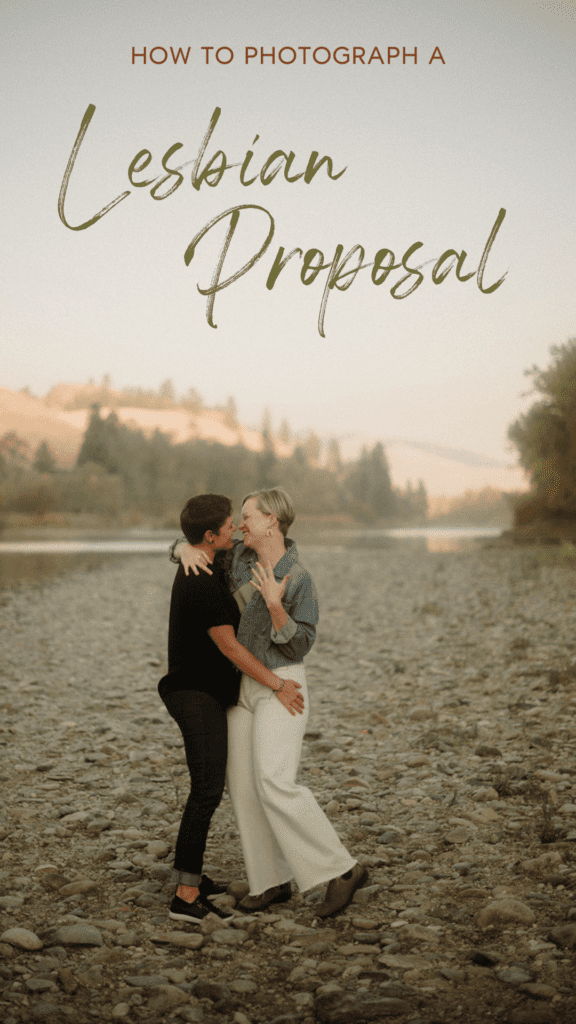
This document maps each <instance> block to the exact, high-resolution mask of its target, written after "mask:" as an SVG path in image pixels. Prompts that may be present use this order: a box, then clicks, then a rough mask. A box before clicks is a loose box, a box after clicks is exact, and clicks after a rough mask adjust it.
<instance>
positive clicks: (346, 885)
mask: <svg viewBox="0 0 576 1024" xmlns="http://www.w3.org/2000/svg"><path fill="white" fill-rule="evenodd" d="M367 881H368V872H367V871H366V868H363V867H361V866H360V864H355V865H354V867H353V868H352V870H351V872H350V877H349V878H343V877H342V876H340V877H339V878H333V879H332V881H331V882H328V888H327V890H326V896H325V897H324V901H323V902H322V903H321V904H320V906H319V907H317V908H316V911H315V913H316V916H317V917H331V916H332V915H333V914H337V913H339V911H340V910H344V907H347V906H348V904H349V903H351V901H352V898H353V896H354V893H355V892H356V890H357V889H361V888H362V886H363V885H366V882H367Z"/></svg>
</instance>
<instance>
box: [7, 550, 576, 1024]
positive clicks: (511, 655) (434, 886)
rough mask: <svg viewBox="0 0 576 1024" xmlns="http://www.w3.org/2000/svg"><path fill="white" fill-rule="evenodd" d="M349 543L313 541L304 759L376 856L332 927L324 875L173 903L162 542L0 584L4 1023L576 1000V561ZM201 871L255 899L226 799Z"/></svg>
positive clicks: (551, 1008)
mask: <svg viewBox="0 0 576 1024" xmlns="http://www.w3.org/2000/svg"><path fill="white" fill-rule="evenodd" d="M345 552H346V553H345V575H344V576H343V575H342V571H343V570H342V557H340V556H339V557H337V558H335V557H334V553H333V552H329V551H327V550H326V549H322V548H321V547H313V548H303V549H302V552H301V554H302V560H303V562H304V564H306V565H307V566H308V567H309V568H310V570H311V571H312V573H313V575H314V578H315V580H316V583H317V586H318V590H319V594H320V604H321V613H322V614H321V624H320V629H319V634H318V639H317V642H316V644H315V646H314V648H313V650H312V652H311V653H310V655H309V657H308V658H307V674H308V679H309V688H310V702H311V716H310V720H309V723H308V729H309V732H308V733H307V736H306V737H305V742H304V748H303V757H302V765H301V768H300V775H299V777H300V780H301V781H302V782H303V783H304V784H305V785H307V786H309V787H310V788H311V790H312V791H313V792H314V793H315V795H316V796H317V797H318V799H319V801H320V803H321V805H322V807H323V808H325V809H326V811H327V813H328V814H329V815H331V816H332V820H333V822H334V825H335V827H336V829H337V831H338V833H339V835H340V836H341V837H342V839H343V841H344V843H345V844H346V846H347V847H348V849H350V851H351V852H352V853H353V855H354V856H355V857H358V859H359V860H360V861H361V862H362V863H363V864H365V865H366V866H367V868H368V871H369V874H370V878H369V881H368V885H367V886H365V887H364V889H362V890H359V891H358V892H357V893H356V895H355V898H354V900H353V902H352V904H351V905H350V907H348V908H347V909H346V910H345V911H344V912H343V913H342V914H341V915H339V916H338V917H336V918H334V919H332V920H330V921H320V920H318V919H315V917H314V906H315V904H316V903H317V901H318V899H321V898H322V892H323V890H324V888H325V887H324V886H319V887H317V889H316V890H314V891H312V892H311V893H307V894H304V896H303V897H302V896H299V895H298V894H295V896H294V898H293V899H292V901H291V902H290V903H288V904H283V905H281V906H279V907H278V912H277V913H269V914H267V913H263V914H257V915H251V916H246V915H240V914H238V915H237V917H236V918H235V919H234V920H233V922H232V923H231V924H227V925H223V923H222V922H221V921H220V920H219V919H217V918H215V917H213V918H210V919H206V920H205V921H204V922H203V924H202V927H201V928H195V929H192V928H189V926H187V925H186V924H185V923H182V924H181V925H180V926H179V927H178V928H173V927H172V924H171V922H170V921H169V919H168V917H167V907H168V904H169V902H170V899H171V896H172V892H173V885H172V883H171V881H170V873H171V860H172V851H173V848H174V842H175V837H176V834H177V831H178V824H179V819H180V814H181V810H182V806H183V802H184V800H185V799H186V796H187V792H188V787H187V771H186V766H185V761H184V753H183V747H182V741H181V737H180V734H179V732H178V730H177V728H176V727H175V725H174V723H173V722H172V720H171V719H170V718H169V716H168V715H167V714H166V713H165V711H164V708H163V705H162V704H161V702H160V701H159V699H158V696H157V692H156V684H157V681H158V678H159V677H160V675H162V674H163V672H164V671H165V650H166V631H167V618H168V605H169V597H170V588H171V583H172V579H173V572H174V570H173V567H172V566H171V565H170V563H169V562H168V560H167V559H164V558H158V559H157V560H156V559H154V558H139V557H134V558H132V559H130V560H125V561H122V562H117V563H116V562H114V563H109V564H107V565H104V567H103V568H101V569H99V570H96V571H94V572H91V573H90V574H82V573H80V572H79V573H71V574H69V575H67V576H62V577H59V578H56V579H53V580H52V581H51V582H49V583H47V584H43V588H42V589H40V588H35V587H28V588H25V587H23V588H19V589H17V590H14V591H9V592H8V591H3V592H2V599H3V601H5V603H4V605H3V609H2V611H3V623H4V624H5V625H4V629H5V632H3V633H2V634H1V635H0V650H1V653H2V658H3V662H2V664H3V669H4V673H5V675H4V676H3V677H2V678H1V679H0V705H1V706H2V707H3V714H2V721H1V725H0V746H4V747H5V749H6V752H8V750H9V752H10V757H9V758H8V757H4V758H3V759H2V767H1V768H0V776H1V778H0V781H1V782H2V787H1V789H0V838H1V845H0V953H2V955H3V956H4V960H3V969H4V970H5V971H8V972H10V973H9V977H8V979H7V980H8V985H9V986H13V985H14V984H16V986H20V987H19V988H18V987H16V988H13V987H9V988H8V989H7V988H4V989H3V990H0V1019H2V1020H4V1019H11V1017H12V1018H13V1020H14V1024H20V1020H21V1019H22V1020H24V1017H23V1016H22V1014H23V1013H24V1014H25V1015H26V1014H27V1018H26V1019H30V1020H32V1019H39V1020H42V1019H46V1020H48V1019H54V1021H55V1022H56V1021H58V1024H60V1020H62V1021H63V1020H65V1019H71V1020H77V1021H78V1022H79V1024H85V1022H86V1024H87V1022H88V1021H90V1020H92V1019H93V1018H95V1017H96V1013H93V1014H92V1013H91V1012H90V1011H97V1012H98V1013H99V1015H100V1017H102V1018H105V1019H117V1020H122V1019H126V1020H132V1019H136V1018H137V1016H138V1015H140V1014H142V1015H144V1016H146V1015H148V1016H149V1017H150V1018H151V1019H158V1018H160V1017H161V1016H162V1015H163V1014H172V1015H175V1016H176V1019H182V1020H185V1021H192V1022H196V1024H201V1022H202V1021H203V1020H204V1021H206V1020H207V1019H208V1018H211V1016H212V1011H213V1009H214V1007H217V1009H216V1011H215V1012H216V1015H221V1014H224V1016H226V1015H227V1016H228V1019H229V1020H231V1021H232V1020H233V1019H234V1024H269V1022H270V1021H272V1020H274V1019H276V1018H281V1017H284V1019H285V1020H286V1021H287V1022H288V1021H289V1022H295V1021H302V1020H306V1018H307V1017H308V1020H309V1022H311V1020H312V1019H315V1020H317V1021H319V1022H320V1021H326V1022H328V1021H332V1024H346V1021H347V1020H350V1021H355V1020H357V1019H359V1018H358V1013H359V1012H360V1010H361V1012H362V1015H363V1016H362V1018H361V1019H362V1020H366V1021H369V1020H374V1021H377V1020H379V1019H389V1018H390V1019H391V1018H392V1017H393V1016H395V1015H397V1016H402V1014H404V1016H405V1017H406V1019H408V1020H411V1019H413V1020H414V1021H416V1020H417V1019H418V1017H420V1019H421V1020H423V1021H424V1020H427V1019H428V1018H429V1017H431V1015H432V1016H433V1015H434V1014H437V1015H438V1017H439V1019H440V1018H441V1019H443V1020H444V1021H452V1020H465V1021H466V1024H477V1022H478V1024H480V1022H482V1024H483V1022H484V1021H485V1020H486V1019H488V1018H491V1017H498V1018H499V1019H506V1020H508V1021H510V1022H514V1024H525V1022H530V1021H536V1017H538V1021H539V1020H543V1021H544V1020H545V1021H546V1022H548V1021H550V1020H554V1022H555V1024H556V1021H558V1022H560V1021H562V1022H563V1021H564V1019H566V1020H571V1019H575V1018H576V1002H575V1001H574V1000H576V983H575V981H574V977H573V973H572V971H571V963H565V962H564V961H565V960H568V961H570V960H571V958H572V951H573V949H575V948H576V913H573V911H575V910H576V908H575V907H574V906H573V900H572V893H571V891H570V890H571V886H572V884H573V881H574V872H573V862H572V859H571V855H572V853H571V852H572V850H573V841H574V839H576V727H575V724H574V710H575V708H576V698H574V696H573V693H572V690H571V689H570V686H568V685H565V684H564V683H563V682H560V683H558V678H560V679H561V680H562V679H564V678H566V679H567V680H569V679H570V678H574V676H573V677H571V676H570V672H574V673H575V674H576V657H575V654H574V651H573V648H572V643H573V636H574V628H575V626H576V611H575V610H574V607H573V596H572V592H573V575H572V571H571V570H570V569H566V568H564V567H562V566H555V565H554V564H552V563H551V564H547V565H540V564H539V563H538V562H537V561H535V560H531V559H532V556H531V555H530V554H529V553H528V552H527V551H526V550H521V549H519V550H516V549H510V550H507V549H505V548H499V549H497V550H494V549H487V550H479V551H470V552H465V553H460V554H450V553H439V554H427V553H426V552H424V551H423V550H419V549H417V548H414V549H411V548H408V547H398V548H389V549H386V550H377V549H371V550H369V551H364V550H360V549H348V548H347V549H345ZM425 607H426V608H429V609H430V608H434V612H426V613H423V612H422V611H420V610H419V609H424V608H425ZM571 666H573V668H571ZM558 670H561V672H560V675H559V674H558ZM563 673H564V674H563ZM566 673H567V675H566ZM415 694H417V698H416V699H415ZM542 838H544V839H545V840H546V842H544V843H543V842H542V841H541V840H542ZM205 871H206V873H207V874H209V875H210V876H211V877H213V878H214V879H216V880H218V881H220V880H224V881H225V882H227V883H230V884H229V885H228V895H227V896H226V897H225V899H226V900H227V901H228V902H229V903H230V905H231V904H232V903H234V901H236V900H239V899H241V898H242V897H243V896H245V895H246V894H247V892H248V885H247V883H246V878H245V872H244V868H243V862H242V856H241V850H240V845H239V838H238V834H237V830H236V827H235V822H234V820H233V816H232V813H231V808H230V803H229V800H228V798H227V795H226V794H225V796H224V799H223V801H222V803H221V806H220V807H219V808H218V810H217V812H216V814H215V816H214V821H213V828H212V831H211V835H210V837H209V841H208V846H207V851H206V860H205ZM567 897H568V899H567ZM571 900H572V902H571ZM271 910H275V908H271ZM14 933H20V934H24V933H25V934H26V935H28V936H32V938H27V939H26V942H27V943H28V945H26V944H25V943H24V942H23V941H21V942H17V941H13V939H14ZM11 934H12V937H10V935H11ZM70 935H72V936H73V938H72V939H70ZM474 935H476V941H475V940H474ZM74 937H75V938H74ZM87 939H88V940H89V941H86V940H87ZM483 942H486V946H484V945H482V943H483ZM42 947H44V948H42ZM40 950H42V956H39V951H40ZM17 968H18V970H17ZM20 971H22V973H20ZM289 977H292V979H293V980H292V981H289V980H288V979H289ZM3 978H4V975H2V974H1V972H0V981H2V979H3ZM19 979H22V980H19ZM2 984H3V981H2ZM53 986H57V991H54V987H53ZM7 992H8V993H10V998H8V997H7V995H6V993H7ZM19 993H20V997H19ZM24 999H26V1000H28V1004H27V1009H26V1008H25V1006H24V1004H23V1002H22V1000H24ZM202 1000H210V1003H209V1004H206V1003H203V1002H202ZM571 1000H572V1002H571ZM550 1004H552V1005H550ZM206 1007H208V1009H207V1008H206ZM499 1007H501V1008H502V1009H501V1011H500V1010H499V1011H498V1013H496V1010H498V1008H499ZM493 1011H494V1012H493ZM350 1014H355V1015H356V1016H355V1017H354V1016H350ZM534 1015H536V1017H535V1016H534ZM538 1015H539V1016H538Z"/></svg>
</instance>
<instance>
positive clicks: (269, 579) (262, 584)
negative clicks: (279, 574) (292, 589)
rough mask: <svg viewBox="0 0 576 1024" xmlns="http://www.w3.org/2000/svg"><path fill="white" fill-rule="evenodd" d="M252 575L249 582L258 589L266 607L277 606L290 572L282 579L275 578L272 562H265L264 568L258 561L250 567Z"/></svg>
mask: <svg viewBox="0 0 576 1024" xmlns="http://www.w3.org/2000/svg"><path fill="white" fill-rule="evenodd" d="M252 576H253V579H251V580H250V583H251V584H252V586H253V587H256V590H259V591H260V593H261V594H262V597H263V598H264V600H265V602H266V605H267V606H268V608H273V607H277V606H278V605H279V604H280V603H281V601H282V595H283V594H284V591H285V590H286V584H287V583H288V580H289V579H290V573H288V575H287V576H285V577H284V579H283V580H277V579H276V578H275V576H274V569H273V567H272V562H267V563H266V568H264V566H263V565H261V563H260V562H256V565H254V566H253V567H252Z"/></svg>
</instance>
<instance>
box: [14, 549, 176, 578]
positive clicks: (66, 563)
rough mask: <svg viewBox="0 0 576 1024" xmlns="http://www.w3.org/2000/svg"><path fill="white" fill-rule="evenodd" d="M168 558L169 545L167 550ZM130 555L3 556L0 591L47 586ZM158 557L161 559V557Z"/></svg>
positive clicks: (35, 554) (52, 554)
mask: <svg viewBox="0 0 576 1024" xmlns="http://www.w3.org/2000/svg"><path fill="white" fill-rule="evenodd" d="M163 551H164V555H165V554H166V545H164V548H163ZM126 557H127V555H126V554H105V553H99V554H91V553H89V552H83V553H74V554H71V553H66V552H63V553H58V554H55V553H47V552H41V553H40V552H36V553H34V554H22V553H20V552H19V553H14V554H7V553H6V552H5V551H1V552H0V589H8V588H13V587H18V586H33V585H35V584H39V583H47V582H48V581H49V580H50V579H52V578H53V577H54V576H61V575H63V574H65V573H68V572H91V571H93V570H94V569H99V568H100V567H101V566H102V565H104V564H105V562H111V561H116V560H119V559H120V558H126ZM157 557H158V556H157Z"/></svg>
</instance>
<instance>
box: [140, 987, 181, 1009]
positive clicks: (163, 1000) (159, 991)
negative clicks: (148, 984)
mask: <svg viewBox="0 0 576 1024" xmlns="http://www.w3.org/2000/svg"><path fill="white" fill-rule="evenodd" d="M187 1002H188V994H187V993H186V992H183V991H182V989H180V988H176V986H175V985H159V986H158V988H155V989H154V990H153V991H152V995H151V998H150V999H149V1000H148V1003H147V1006H146V1008H147V1009H148V1010H150V1012H151V1013H166V1012H167V1011H168V1010H171V1009H172V1008H173V1007H174V1006H181V1005H182V1003H187Z"/></svg>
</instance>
